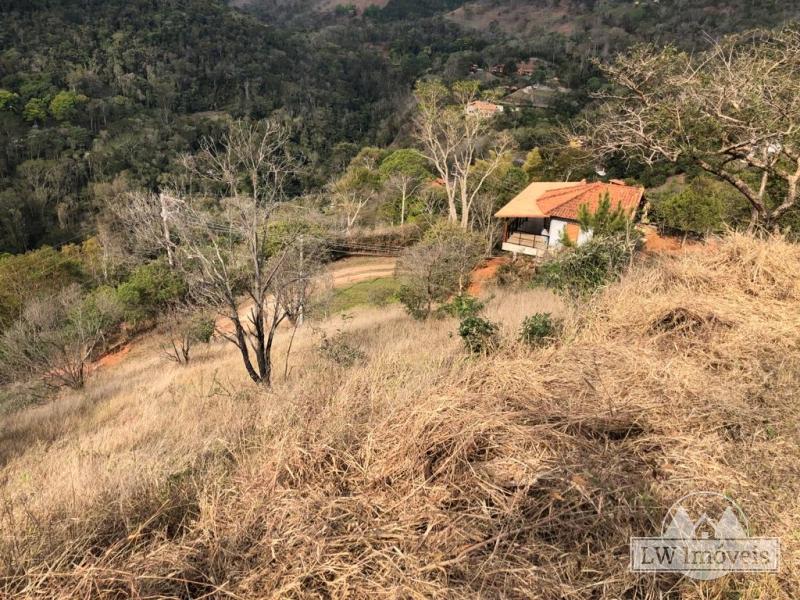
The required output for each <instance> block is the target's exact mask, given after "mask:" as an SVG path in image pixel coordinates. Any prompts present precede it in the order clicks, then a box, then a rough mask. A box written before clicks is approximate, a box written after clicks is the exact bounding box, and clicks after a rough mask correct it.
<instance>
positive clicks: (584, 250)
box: [534, 236, 636, 297]
mask: <svg viewBox="0 0 800 600" xmlns="http://www.w3.org/2000/svg"><path fill="white" fill-rule="evenodd" d="M635 250H636V243H635V242H634V241H631V240H628V239H627V238H626V237H625V236H611V237H594V238H592V239H591V240H589V241H588V242H586V243H585V244H582V245H580V246H578V247H577V248H569V249H567V250H565V251H564V252H562V253H560V254H558V255H557V256H556V257H554V258H553V259H552V260H550V261H548V262H546V263H544V264H543V265H542V266H541V267H540V268H539V271H538V272H537V273H536V277H535V279H534V283H535V284H539V285H544V286H545V287H549V288H550V289H553V290H555V291H557V292H559V293H562V294H565V295H567V296H571V297H582V296H586V295H588V294H591V293H592V292H594V291H595V290H597V289H598V288H599V287H600V286H603V285H605V284H607V283H609V282H611V281H613V280H615V279H617V278H619V276H620V275H621V274H622V272H623V271H624V270H625V268H626V267H627V266H628V265H629V264H630V261H631V258H632V256H633V253H634V251H635Z"/></svg>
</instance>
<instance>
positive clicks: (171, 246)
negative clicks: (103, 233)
mask: <svg viewBox="0 0 800 600" xmlns="http://www.w3.org/2000/svg"><path fill="white" fill-rule="evenodd" d="M178 203H179V201H178V199H177V193H176V192H169V191H163V192H161V193H159V194H153V193H150V192H143V191H135V192H126V193H124V194H122V195H121V196H120V197H119V198H118V199H117V201H116V202H113V203H111V204H110V205H109V206H108V212H109V213H110V214H111V215H112V216H113V220H114V223H115V224H116V225H117V232H116V235H117V237H118V238H121V239H122V240H123V245H124V247H125V249H126V250H128V251H129V252H130V253H131V255H132V256H135V257H136V258H137V259H139V260H141V259H143V258H152V257H153V256H156V255H159V254H163V255H165V256H166V257H167V261H168V263H169V266H170V267H171V268H173V269H174V268H175V240H174V237H173V235H172V232H171V231H170V222H171V221H172V219H173V217H174V214H175V212H176V211H177V210H178V208H177V205H178Z"/></svg>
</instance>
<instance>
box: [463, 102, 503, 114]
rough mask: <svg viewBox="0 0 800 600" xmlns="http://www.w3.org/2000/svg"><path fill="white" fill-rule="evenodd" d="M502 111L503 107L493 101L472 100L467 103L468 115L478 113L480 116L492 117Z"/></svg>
mask: <svg viewBox="0 0 800 600" xmlns="http://www.w3.org/2000/svg"><path fill="white" fill-rule="evenodd" d="M501 112H503V107H502V106H500V105H499V104H494V103H493V102H486V101H485V100H474V101H473V102H470V103H469V104H468V105H467V114H468V115H478V116H481V117H493V116H494V115H496V114H498V113H501Z"/></svg>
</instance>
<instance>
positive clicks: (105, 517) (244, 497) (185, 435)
mask: <svg viewBox="0 0 800 600" xmlns="http://www.w3.org/2000/svg"><path fill="white" fill-rule="evenodd" d="M799 307H800V248H798V247H797V246H793V245H790V244H788V243H785V242H783V241H781V240H777V239H771V240H766V241H756V240H752V239H749V238H745V237H741V236H736V237H731V238H729V239H726V240H724V241H722V242H721V243H720V244H719V247H718V248H717V249H716V250H715V251H714V252H713V253H711V252H709V253H693V254H691V255H685V256H679V257H671V258H663V259H658V260H656V261H654V262H653V263H652V264H643V265H639V266H637V267H636V268H635V269H634V271H633V272H632V273H630V274H629V275H628V276H627V277H626V278H625V279H624V280H623V281H622V282H621V283H619V284H617V285H614V286H612V287H610V288H609V289H608V290H606V291H605V292H604V293H603V294H602V295H600V296H599V297H598V298H596V299H595V300H594V301H593V302H592V304H591V305H590V306H586V307H579V308H577V309H571V308H567V307H564V306H562V305H561V304H560V302H558V301H557V300H555V299H554V298H553V297H552V296H550V295H549V294H546V293H543V292H539V291H528V292H516V293H510V292H497V296H496V297H495V298H494V299H493V300H492V301H491V303H490V305H489V307H488V308H487V314H488V316H489V317H490V318H492V319H495V320H501V321H502V322H503V327H502V331H503V335H504V337H505V338H506V343H505V345H504V349H503V350H502V351H501V352H500V353H498V354H496V355H494V356H491V357H488V358H480V359H473V358H468V357H466V356H465V354H464V353H463V351H462V349H461V346H460V341H459V340H458V338H457V337H453V335H452V332H453V331H454V329H455V325H454V322H453V321H434V322H431V323H426V324H418V323H414V322H411V321H410V320H409V319H408V318H407V317H406V316H405V315H404V314H403V313H402V312H401V311H400V309H399V308H398V307H390V308H382V309H365V310H361V311H358V312H357V313H356V314H355V317H354V319H352V320H351V321H349V322H348V323H347V324H346V325H345V329H346V330H347V332H348V336H349V343H352V344H353V345H355V346H358V347H359V348H361V349H362V350H363V351H364V352H365V353H366V356H367V358H366V359H365V360H364V361H362V362H361V363H358V364H356V365H354V366H352V367H349V368H344V367H340V366H337V365H335V364H332V363H329V362H327V361H326V360H324V359H323V358H321V357H320V356H319V355H318V354H317V353H316V352H315V350H314V346H315V343H316V340H315V337H314V335H313V334H312V332H311V331H309V330H305V331H302V332H301V333H300V334H298V340H297V341H296V342H295V347H296V348H297V350H296V359H295V360H294V361H293V364H295V365H297V366H296V367H295V368H294V369H293V371H292V372H291V375H290V377H289V379H288V380H287V381H279V382H278V384H277V385H276V387H275V389H274V390H273V391H272V392H271V393H267V392H265V391H262V390H257V389H254V388H252V387H251V386H249V385H247V384H246V383H245V380H244V377H242V373H241V369H240V366H239V364H238V363H237V360H236V357H235V355H234V354H233V352H232V351H231V350H230V349H229V348H227V347H225V346H214V347H212V348H210V349H209V350H208V352H207V355H206V356H204V357H202V358H201V359H200V360H198V361H197V362H196V363H195V364H194V365H190V366H189V367H188V368H187V369H180V368H178V367H174V366H172V365H165V364H164V363H163V362H159V361H158V360H157V359H156V358H154V356H155V354H154V352H155V351H154V350H153V349H150V350H148V348H140V349H138V350H136V351H135V352H134V353H132V355H131V356H130V357H129V358H128V359H127V360H126V361H125V362H124V363H123V364H122V365H119V366H118V367H117V368H116V369H114V370H109V371H107V372H101V373H100V374H99V375H98V376H97V377H96V379H95V380H94V381H92V382H91V383H90V386H89V389H88V390H87V392H86V393H85V394H84V395H69V396H67V397H65V398H63V399H62V400H60V401H59V402H58V403H56V404H53V405H50V406H48V407H42V408H37V409H33V410H29V411H27V412H23V413H19V414H17V415H15V416H13V417H10V418H8V419H6V421H5V422H3V423H2V426H3V429H2V431H3V438H2V440H1V441H0V457H2V460H3V461H5V466H4V467H3V470H2V483H3V490H4V495H5V498H6V502H5V510H4V517H3V521H2V527H3V530H2V540H1V541H0V573H1V574H2V576H3V577H4V578H3V580H2V583H1V584H0V589H2V590H4V591H5V592H6V593H7V594H8V595H10V596H12V595H15V596H19V597H42V598H44V597H47V598H50V597H55V598H95V597H97V598H125V597H136V598H199V597H215V598H306V597H312V598H314V597H316V598H368V597H371V598H436V597H439V598H478V597H485V598H494V597H511V598H516V597H520V598H522V597H531V598H544V599H553V600H555V599H562V598H580V599H601V598H604V599H605V598H608V599H611V598H643V599H653V600H655V599H656V598H671V599H678V598H680V599H682V600H683V599H690V598H691V599H698V600H699V599H704V600H728V599H730V598H737V599H739V600H755V599H757V598H761V599H765V600H766V599H770V600H771V599H785V600H790V599H794V598H798V597H800V567H799V566H798V548H800V501H799V500H798V498H800V477H798V475H800V473H798V465H800V427H799V425H800V421H799V419H798V398H797V391H798V387H800V386H799V385H798V382H799V381H800V308H799ZM542 310H545V311H549V312H556V313H558V314H559V315H560V316H563V317H565V319H566V321H567V326H566V329H565V334H564V336H565V337H564V340H563V341H562V342H561V343H559V344H558V345H557V346H555V347H551V348H547V349H543V350H537V351H530V350H527V349H526V348H524V347H522V346H520V345H519V344H517V343H516V342H515V341H514V338H515V336H516V332H517V329H518V325H519V323H520V322H521V321H522V319H523V318H524V317H525V316H527V315H529V314H531V313H533V312H536V311H542ZM338 326H339V323H338V322H337V321H335V320H334V321H331V322H329V323H327V324H326V325H325V327H326V328H327V329H328V330H333V329H334V328H336V327H338ZM281 343H285V339H282V340H281ZM151 351H152V352H151ZM696 490H709V491H719V492H725V493H727V494H730V495H731V496H732V497H734V498H735V499H736V500H737V501H738V502H739V503H740V504H741V505H742V507H743V508H744V510H745V512H746V513H747V514H748V516H749V517H750V520H751V525H752V527H753V529H754V530H755V531H756V532H757V533H758V534H760V535H778V536H781V537H782V542H783V548H782V550H783V561H782V562H783V566H782V571H781V573H780V574H779V575H778V576H773V575H764V576H752V577H751V576H739V577H726V578H723V579H721V580H718V581H716V582H711V583H704V584H698V583H692V582H689V581H685V580H683V581H682V580H679V579H678V578H675V577H659V578H654V577H651V576H635V575H632V574H630V573H629V572H628V570H627V563H628V538H629V536H631V535H653V534H656V533H657V532H658V529H659V527H660V521H661V519H662V517H663V515H664V513H665V511H666V509H667V508H668V507H669V505H671V504H672V502H673V501H674V500H675V499H677V498H679V497H680V496H682V495H684V494H685V493H688V492H691V491H696Z"/></svg>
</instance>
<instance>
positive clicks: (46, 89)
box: [0, 0, 456, 252]
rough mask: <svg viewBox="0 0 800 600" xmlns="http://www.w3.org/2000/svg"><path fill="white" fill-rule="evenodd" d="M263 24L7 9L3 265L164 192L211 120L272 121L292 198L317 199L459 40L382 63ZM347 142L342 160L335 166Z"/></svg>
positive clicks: (200, 8) (345, 41) (345, 34)
mask: <svg viewBox="0 0 800 600" xmlns="http://www.w3.org/2000/svg"><path fill="white" fill-rule="evenodd" d="M261 17H262V20H259V19H257V18H255V17H253V16H251V15H244V14H241V13H239V12H237V11H235V10H234V9H231V8H228V7H226V6H224V5H223V3H221V2H219V1H217V0H182V1H177V0H169V1H166V2H155V1H148V0H135V1H133V2H130V1H125V0H102V1H100V0H88V1H78V0H67V1H65V2H44V1H37V2H28V1H25V2H11V3H8V2H7V3H5V4H4V12H3V24H2V27H1V28H0V122H1V124H0V215H2V219H0V222H1V223H2V226H1V227H0V251H6V252H20V251H23V250H25V249H29V248H33V247H37V246H40V245H42V244H45V243H49V244H55V243H59V242H61V241H64V240H67V239H73V238H76V237H79V236H81V234H83V233H86V232H87V231H90V230H91V228H92V225H93V223H92V222H93V218H94V214H95V213H96V212H97V211H98V210H100V209H101V208H102V207H103V205H104V203H105V202H107V201H108V200H109V198H108V195H109V193H111V192H110V188H113V189H116V190H119V189H120V188H137V187H144V188H149V189H153V188H155V187H157V186H158V185H159V184H160V183H163V182H164V180H165V179H166V178H167V177H168V174H169V173H170V171H171V170H172V168H173V161H174V158H175V157H176V155H178V154H179V153H181V152H186V151H189V150H190V149H191V148H192V146H193V144H194V143H195V142H196V140H197V139H198V137H199V136H201V135H203V134H207V133H209V131H213V130H214V128H215V117H217V116H219V115H220V114H221V113H229V114H231V115H233V116H244V115H246V116H252V117H256V118H260V117H263V116H265V115H268V114H270V113H272V112H273V111H275V110H279V109H280V110H282V111H283V112H284V113H285V118H286V119H288V120H291V121H292V123H293V131H294V140H293V141H294V143H295V145H296V146H297V147H298V150H299V151H300V152H301V153H302V154H303V156H304V159H305V165H304V166H305V167H306V168H305V169H304V171H303V173H302V175H301V177H300V179H299V181H298V184H300V185H314V184H319V183H320V182H322V181H323V180H324V178H325V177H326V176H327V174H328V173H329V172H330V170H331V169H332V168H334V167H335V166H336V164H337V160H338V161H340V162H341V161H344V163H346V162H347V161H348V160H349V158H350V157H351V156H352V155H353V154H354V153H355V152H356V151H357V150H358V148H359V147H360V146H361V145H363V144H365V143H381V144H388V143H389V142H390V141H391V138H392V135H393V132H394V131H395V130H396V127H397V123H398V121H399V119H400V118H402V115H403V102H404V101H405V99H406V96H405V95H404V94H403V92H402V90H404V89H410V87H411V84H412V82H413V80H414V79H415V78H416V77H417V76H418V75H420V74H421V73H422V72H424V70H425V69H427V68H428V67H429V66H430V65H431V61H432V60H434V59H435V57H434V56H433V54H434V53H436V52H437V51H441V52H448V51H449V50H451V49H452V48H451V47H450V44H453V43H454V41H453V39H454V38H455V36H456V28H455V26H447V25H445V24H443V23H439V24H438V25H436V26H428V27H427V28H425V24H423V25H422V26H421V27H422V28H420V29H417V30H415V32H414V34H415V37H416V40H415V41H414V42H413V43H409V40H408V39H402V38H400V39H399V40H398V44H399V48H398V52H399V54H400V56H399V57H398V56H397V52H395V53H394V56H393V57H391V58H390V56H389V54H390V50H389V49H388V48H385V47H380V46H379V44H380V43H381V37H382V33H381V32H380V31H378V30H376V28H374V27H360V26H359V27H356V26H353V25H350V24H348V23H347V22H344V23H342V24H337V23H336V22H333V23H329V24H328V26H324V27H320V28H319V29H318V30H311V31H306V30H303V29H298V28H294V29H293V28H287V27H282V26H281V27H277V26H272V25H271V24H270V22H269V17H270V15H269V14H263V15H261ZM383 37H384V38H385V35H384V36H383ZM426 39H427V40H429V41H430V44H428V45H427V46H426V53H425V56H424V60H421V62H419V63H416V62H415V58H414V57H415V52H419V50H420V49H421V48H422V46H419V45H418V44H425V43H426ZM435 40H438V41H435ZM342 141H346V142H351V143H352V144H353V146H352V147H350V146H345V147H343V148H341V149H340V150H341V152H343V153H344V155H343V156H342V157H339V156H338V155H337V153H336V144H337V143H338V142H342ZM112 183H113V185H111V184H112Z"/></svg>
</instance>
